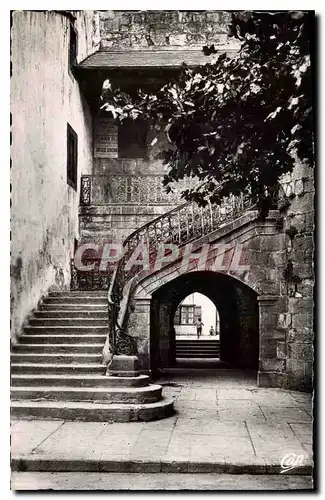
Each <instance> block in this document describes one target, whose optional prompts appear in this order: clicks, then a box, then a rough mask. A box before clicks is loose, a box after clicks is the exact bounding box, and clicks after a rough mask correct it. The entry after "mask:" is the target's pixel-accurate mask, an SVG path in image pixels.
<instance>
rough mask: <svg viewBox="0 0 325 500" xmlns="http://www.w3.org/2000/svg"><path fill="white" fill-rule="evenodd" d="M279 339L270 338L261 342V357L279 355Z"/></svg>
mask: <svg viewBox="0 0 325 500" xmlns="http://www.w3.org/2000/svg"><path fill="white" fill-rule="evenodd" d="M277 343H278V342H277V340H275V339H268V340H267V341H263V342H261V345H260V357H261V358H262V359H264V358H275V357H276V356H277Z"/></svg>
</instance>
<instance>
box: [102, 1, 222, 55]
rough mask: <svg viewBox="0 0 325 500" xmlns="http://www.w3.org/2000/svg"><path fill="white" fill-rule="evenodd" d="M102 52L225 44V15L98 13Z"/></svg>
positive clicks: (153, 12)
mask: <svg viewBox="0 0 325 500" xmlns="http://www.w3.org/2000/svg"><path fill="white" fill-rule="evenodd" d="M99 19H100V21H99V22H100V34H101V49H102V50H125V49H128V50H138V49H155V48H157V47H159V48H162V49H171V48H172V49H177V48H184V47H186V48H189V47H202V46H203V45H207V44H215V45H224V44H229V41H228V40H227V30H228V24H229V19H230V14H229V12H222V11H211V10H210V11H209V10H207V11H184V10H183V11H177V10H173V11H172V10H169V11H168V10H156V11H155V10H148V11H136V10H134V11H118V10H115V11H109V10H107V11H102V12H100V13H99Z"/></svg>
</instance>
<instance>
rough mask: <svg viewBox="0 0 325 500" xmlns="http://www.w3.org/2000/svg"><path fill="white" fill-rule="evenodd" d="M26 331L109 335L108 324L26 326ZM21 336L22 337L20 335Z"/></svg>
mask: <svg viewBox="0 0 325 500" xmlns="http://www.w3.org/2000/svg"><path fill="white" fill-rule="evenodd" d="M24 332H25V333H26V334H27V335H44V334H47V333H48V334H52V333H53V334H55V335H61V334H65V335H68V334H69V335H70V334H72V335H76V334H78V335H89V334H94V335H100V334H101V335H107V333H108V325H106V326H82V327H81V326H72V325H70V326H59V325H58V326H25V328H24ZM19 338H20V337H19Z"/></svg>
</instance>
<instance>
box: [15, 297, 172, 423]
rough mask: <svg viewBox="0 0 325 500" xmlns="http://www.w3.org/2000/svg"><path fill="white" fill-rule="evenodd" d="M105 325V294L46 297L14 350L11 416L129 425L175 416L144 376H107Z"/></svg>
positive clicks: (170, 402) (158, 391)
mask: <svg viewBox="0 0 325 500" xmlns="http://www.w3.org/2000/svg"><path fill="white" fill-rule="evenodd" d="M107 322H108V311H107V292H101V291H96V292H92V291H84V292H53V293H50V294H49V296H48V297H47V298H46V299H45V300H44V301H43V303H42V305H41V306H40V307H39V309H38V310H37V311H34V314H33V316H32V317H31V318H30V319H29V325H28V326H26V327H25V328H24V333H23V334H22V335H21V336H20V337H19V342H18V345H16V346H15V347H14V348H13V349H12V353H11V400H12V403H11V413H12V417H13V418H24V419H28V418H39V419H52V418H53V419H65V420H82V421H87V420H89V421H109V420H113V421H131V420H153V419H159V418H164V417H167V416H169V415H170V414H172V413H173V405H172V401H167V400H165V399H163V398H162V397H161V391H162V388H161V386H159V385H153V384H152V385H149V377H148V376H147V375H141V374H137V375H136V376H129V377H116V376H107V375H106V368H107V367H106V366H105V365H103V364H102V350H103V346H104V343H105V340H106V337H107Z"/></svg>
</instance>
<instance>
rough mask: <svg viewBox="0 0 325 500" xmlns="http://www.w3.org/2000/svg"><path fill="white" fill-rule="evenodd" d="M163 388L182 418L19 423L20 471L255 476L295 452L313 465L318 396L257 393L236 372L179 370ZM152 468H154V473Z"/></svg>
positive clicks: (16, 453)
mask: <svg viewBox="0 0 325 500" xmlns="http://www.w3.org/2000/svg"><path fill="white" fill-rule="evenodd" d="M159 383H161V384H162V385H163V386H164V390H163V394H164V395H165V396H168V397H173V398H174V399H175V409H176V414H175V415H174V416H173V417H170V418H167V419H164V420H159V421H155V422H131V423H109V422H106V423H100V422H93V423H92V422H68V421H60V420H47V421H45V420H43V421H41V420H34V421H26V420H24V421H22V420H20V421H13V422H12V430H11V433H12V438H11V439H12V440H11V455H12V460H13V463H14V464H16V465H14V466H13V468H15V469H18V470H23V469H21V468H20V469H19V466H17V463H18V462H19V460H24V459H27V462H28V461H29V462H33V463H34V466H30V467H31V468H29V469H28V467H27V469H26V470H47V471H51V470H52V471H53V472H54V471H56V470H61V469H60V467H59V466H58V463H59V462H60V461H66V464H68V463H69V465H66V467H67V468H65V469H63V470H65V471H66V472H68V471H69V470H71V471H78V470H89V471H91V470H92V471H93V472H96V471H97V470H98V463H101V464H103V463H105V462H107V463H110V464H111V465H110V466H108V467H109V468H108V469H106V470H105V468H104V469H101V470H103V471H106V472H113V471H115V472H127V471H129V472H228V473H231V472H240V471H241V470H242V472H246V473H249V472H250V471H249V467H252V472H254V466H255V465H258V466H259V467H260V469H259V472H260V473H263V472H262V469H261V466H262V465H263V466H269V467H272V466H273V467H274V466H276V467H278V472H280V463H281V460H282V458H283V457H284V456H286V455H289V454H291V455H292V454H293V456H294V457H303V458H301V459H300V460H302V462H300V465H303V466H305V465H306V466H307V465H309V466H310V465H311V464H312V395H311V394H307V393H302V392H295V391H286V390H281V389H264V388H258V387H257V386H256V375H255V374H253V373H250V372H238V371H232V370H195V371H191V370H187V374H186V375H184V372H182V370H175V371H174V372H173V373H170V374H165V375H164V377H163V378H162V379H161V380H160V381H159ZM42 461H43V462H44V465H43V466H42ZM51 461H52V462H54V461H55V463H56V468H55V466H53V468H51V465H50V464H51ZM87 461H88V466H86V465H85V466H84V469H80V467H82V466H80V463H83V462H87ZM132 461H133V462H135V463H138V464H139V468H138V469H134V468H133V469H132V468H131V469H129V468H127V469H125V470H124V469H123V463H128V464H130V463H131V462H132ZM74 462H75V463H77V464H79V465H77V466H76V465H75V466H74ZM91 463H93V464H94V463H97V469H96V468H95V467H91ZM146 463H147V465H148V464H151V465H150V466H149V465H148V467H147V469H146V468H145V464H146ZM46 464H47V465H46ZM89 464H90V465H89ZM112 464H113V465H112ZM114 464H115V465H114ZM141 464H142V465H141ZM161 464H164V466H163V467H162V466H161ZM168 464H174V468H172V467H171V465H170V467H171V468H170V469H168ZM178 465H179V467H178ZM222 465H223V466H224V468H222V467H221V469H220V466H222ZM155 466H156V468H155ZM175 466H176V468H175ZM218 466H219V469H218ZM87 467H88V468H87ZM114 467H115V468H114ZM177 467H178V468H177ZM241 467H242V469H241ZM272 472H273V473H274V470H272ZM291 472H293V473H295V472H294V469H293V470H292V471H291ZM309 472H310V470H309Z"/></svg>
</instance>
